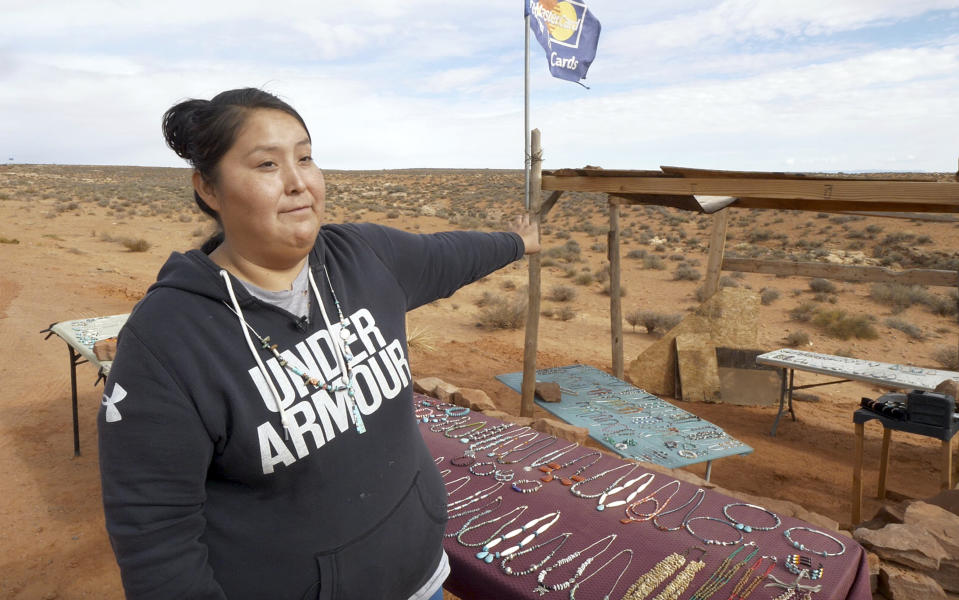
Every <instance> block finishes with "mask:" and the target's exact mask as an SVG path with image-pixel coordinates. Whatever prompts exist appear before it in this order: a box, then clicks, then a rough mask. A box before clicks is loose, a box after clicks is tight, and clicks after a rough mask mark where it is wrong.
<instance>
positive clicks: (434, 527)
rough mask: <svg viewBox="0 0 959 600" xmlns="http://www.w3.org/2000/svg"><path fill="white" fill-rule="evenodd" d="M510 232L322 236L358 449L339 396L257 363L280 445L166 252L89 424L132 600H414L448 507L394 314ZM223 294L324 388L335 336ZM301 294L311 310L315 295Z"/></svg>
mask: <svg viewBox="0 0 959 600" xmlns="http://www.w3.org/2000/svg"><path fill="white" fill-rule="evenodd" d="M523 252H524V247H523V242H522V239H521V238H520V237H519V236H518V235H516V234H512V233H492V234H486V233H477V232H449V233H438V234H431V235H414V234H409V233H404V232H401V231H397V230H395V229H389V228H386V227H380V226H376V225H370V224H351V225H327V226H324V227H323V228H322V230H321V232H320V235H319V236H318V238H317V242H316V245H315V246H314V248H313V250H312V251H311V252H310V257H309V264H310V268H311V269H312V272H313V275H314V278H315V281H316V286H317V289H318V290H319V292H320V294H321V296H322V302H323V303H324V306H325V308H326V311H327V313H328V314H329V315H330V317H329V318H330V319H331V320H332V321H333V322H334V323H336V321H338V316H337V311H336V306H335V304H334V300H333V297H332V295H331V294H330V289H329V288H330V286H329V285H328V284H327V282H326V274H325V273H324V269H323V265H324V264H325V265H326V268H327V269H328V271H329V276H330V278H331V280H332V286H333V288H334V291H335V294H336V297H337V298H338V300H339V302H340V304H341V306H342V311H343V314H344V316H345V317H346V318H347V319H349V321H350V330H351V331H352V332H353V335H352V337H351V338H350V339H349V340H348V342H347V343H348V345H349V349H350V351H351V353H352V354H353V355H354V358H353V361H352V362H351V364H352V368H353V373H354V376H355V382H356V392H357V400H358V402H357V404H358V406H359V408H360V411H361V412H362V414H363V421H364V423H365V426H366V433H363V434H359V433H357V431H356V429H355V427H354V424H353V420H352V418H351V416H350V414H349V410H348V409H347V403H346V397H345V393H344V392H336V393H332V394H331V393H329V392H326V391H322V390H320V391H317V390H316V389H315V388H309V389H308V388H307V387H306V386H304V384H303V382H302V380H301V379H300V378H299V377H297V376H296V375H293V374H292V373H290V372H289V371H288V370H287V369H284V368H283V367H282V366H280V364H279V363H278V361H277V360H276V358H271V354H270V353H269V352H268V351H267V350H266V349H263V348H261V347H260V344H259V343H258V342H257V340H256V338H255V337H254V338H253V342H254V344H255V345H256V348H255V349H256V351H257V352H259V353H260V357H261V359H262V361H263V362H264V365H265V368H266V370H267V372H268V373H269V377H270V378H271V379H272V381H273V384H274V387H275V389H276V390H277V392H278V393H279V396H280V397H281V398H282V400H281V405H282V406H283V408H284V409H285V412H286V414H287V417H288V418H289V419H291V420H292V423H293V424H292V426H291V427H290V431H289V436H288V439H284V429H283V427H282V425H281V424H280V414H279V412H278V411H277V407H276V402H275V400H274V398H273V395H272V393H271V392H270V391H269V387H268V386H266V385H264V383H265V381H264V376H263V374H262V371H261V370H260V368H259V367H258V366H257V363H256V361H255V359H254V357H253V356H252V355H251V350H250V348H249V347H248V345H247V342H246V341H245V339H244V337H243V332H242V327H241V324H240V320H239V318H238V316H237V315H235V314H234V313H233V311H232V310H231V309H230V308H228V306H227V305H230V304H231V302H230V300H229V294H228V289H227V285H226V282H225V281H224V279H223V278H222V277H221V275H220V274H219V267H217V266H216V265H215V264H214V263H213V262H212V261H211V260H210V259H209V257H208V256H206V255H205V254H203V253H201V252H199V251H196V250H192V251H190V252H187V253H186V254H180V253H173V254H172V255H171V256H170V258H169V259H168V260H167V262H166V264H165V265H164V266H163V268H162V269H161V270H160V273H159V275H158V276H157V282H156V283H155V284H153V285H152V286H151V287H150V289H149V291H148V292H147V295H146V296H145V297H144V299H143V300H141V301H140V302H139V303H138V304H137V306H136V307H135V308H134V310H133V312H132V314H131V315H130V319H129V320H128V321H127V323H126V326H125V327H124V328H123V330H122V331H121V333H120V336H119V346H118V349H117V356H116V360H115V361H114V363H113V368H112V370H111V372H110V377H109V380H108V381H107V385H106V389H105V392H106V393H105V394H104V398H103V401H102V406H101V409H100V414H99V417H98V425H99V438H100V471H101V476H102V480H103V502H104V509H105V513H106V524H107V530H108V532H109V534H110V541H111V543H112V545H113V549H114V552H115V554H116V557H117V562H118V563H119V565H120V571H121V574H122V577H123V585H124V588H125V590H126V593H127V597H128V598H138V599H139V598H151V599H154V598H155V599H163V600H168V599H173V598H176V599H188V598H189V599H193V598H204V599H206V598H225V597H226V598H230V599H231V600H237V599H242V598H256V599H263V598H270V599H291V600H294V599H295V600H298V599H300V598H311V599H312V598H322V599H337V600H350V599H356V600H373V599H377V598H390V599H392V598H396V599H406V598H408V597H409V596H410V595H411V594H413V593H414V592H415V591H416V590H417V589H419V587H420V586H422V585H424V584H425V583H426V581H427V580H428V579H429V577H430V576H431V575H432V574H433V572H434V570H435V569H436V568H437V566H438V564H439V561H440V559H441V557H442V552H443V549H442V535H443V531H444V525H445V521H446V493H445V488H444V485H443V482H442V480H441V478H440V475H439V473H438V471H437V468H436V465H435V464H434V462H433V458H432V457H431V456H430V454H429V452H428V450H427V448H426V445H425V444H424V442H423V439H422V437H421V435H420V433H419V431H418V429H417V426H416V422H415V419H414V416H413V410H412V386H411V374H410V369H409V364H408V362H407V350H406V331H405V328H406V327H405V313H406V311H408V310H411V309H413V308H416V307H417V306H421V305H423V304H426V303H429V302H432V301H433V300H435V299H438V298H442V297H447V296H449V295H451V294H452V293H453V292H455V291H456V290H457V289H459V288H460V287H462V286H463V285H466V284H468V283H470V282H472V281H475V280H476V279H478V278H480V277H483V276H485V275H487V274H488V273H490V272H492V271H494V270H496V269H498V268H500V267H503V266H505V265H506V264H509V263H510V262H512V261H514V260H517V259H518V258H520V257H521V256H522V255H523ZM232 288H233V290H234V292H235V294H236V299H237V301H238V303H239V305H240V307H241V310H242V313H243V315H244V317H245V318H246V321H247V323H249V325H250V326H251V327H252V328H253V329H255V330H256V332H257V333H258V334H259V335H260V336H264V337H265V336H269V337H270V341H271V343H273V344H276V345H277V349H278V351H279V352H280V353H281V354H282V355H283V357H284V358H285V359H286V360H287V361H288V362H289V363H290V364H291V365H294V366H297V365H298V366H301V367H306V368H307V369H308V370H310V371H312V372H313V373H317V374H322V376H323V378H324V379H325V380H326V381H328V382H329V383H331V384H333V383H335V382H336V381H338V380H339V370H338V368H337V367H336V364H337V363H336V361H335V358H334V355H333V353H332V352H333V350H332V346H331V336H333V335H336V334H338V332H339V327H338V326H337V325H334V326H333V328H332V329H333V331H329V330H328V329H327V327H326V324H325V323H324V319H323V317H322V315H321V313H320V311H319V309H318V307H317V302H316V299H315V298H313V299H312V301H311V314H310V325H308V326H306V327H304V326H303V324H302V323H301V322H299V321H298V319H297V318H296V317H295V316H294V315H291V314H289V313H288V312H286V311H284V310H282V309H280V308H277V307H275V306H272V305H269V304H267V303H264V302H261V301H260V300H258V299H256V298H255V297H253V296H252V295H250V294H249V293H248V292H247V291H246V289H245V288H244V286H243V285H242V284H240V282H239V281H237V280H235V279H232ZM311 294H312V293H311Z"/></svg>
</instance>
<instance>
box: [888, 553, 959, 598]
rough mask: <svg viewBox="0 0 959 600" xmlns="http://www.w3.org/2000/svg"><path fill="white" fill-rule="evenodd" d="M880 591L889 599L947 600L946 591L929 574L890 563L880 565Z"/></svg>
mask: <svg viewBox="0 0 959 600" xmlns="http://www.w3.org/2000/svg"><path fill="white" fill-rule="evenodd" d="M879 593H880V594H882V595H883V596H885V597H886V598H888V599H889V600H919V599H920V598H921V599H922V600H940V599H941V600H945V598H946V592H944V591H943V589H942V588H941V587H940V586H939V584H938V583H936V582H935V581H934V580H933V579H932V578H931V577H929V576H928V575H923V574H922V573H918V572H916V571H910V570H909V569H903V568H901V567H897V566H895V565H891V564H889V563H886V562H884V563H881V564H880V566H879Z"/></svg>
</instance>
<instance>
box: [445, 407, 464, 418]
mask: <svg viewBox="0 0 959 600" xmlns="http://www.w3.org/2000/svg"><path fill="white" fill-rule="evenodd" d="M443 410H444V411H445V412H446V414H447V415H448V416H450V417H461V416H463V415H468V414H469V412H470V409H469V408H467V407H465V406H451V407H449V408H446V409H443Z"/></svg>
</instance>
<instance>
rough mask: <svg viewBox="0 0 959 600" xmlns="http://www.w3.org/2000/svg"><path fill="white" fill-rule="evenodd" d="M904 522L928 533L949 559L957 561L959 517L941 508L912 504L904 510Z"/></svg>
mask: <svg viewBox="0 0 959 600" xmlns="http://www.w3.org/2000/svg"><path fill="white" fill-rule="evenodd" d="M904 522H905V524H906V525H911V526H913V527H918V528H921V529H923V530H924V531H928V532H929V533H930V534H932V536H933V537H934V538H936V540H937V541H938V542H939V544H940V545H941V546H942V548H943V550H945V551H946V552H948V553H949V556H950V557H951V558H956V559H959V516H956V515H954V514H952V513H951V512H949V511H948V510H946V509H944V508H942V507H941V506H936V505H934V504H927V503H925V502H913V503H912V504H910V505H909V506H908V507H907V508H906V515H905V519H904Z"/></svg>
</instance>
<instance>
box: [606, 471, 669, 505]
mask: <svg viewBox="0 0 959 600" xmlns="http://www.w3.org/2000/svg"><path fill="white" fill-rule="evenodd" d="M647 477H648V478H649V479H647V480H646V481H644V482H643V483H641V484H640V485H639V487H637V488H636V489H635V490H633V492H632V493H630V494H629V495H628V496H626V499H625V500H616V501H614V502H610V503H609V504H607V503H606V499H607V498H609V497H610V496H615V495H616V494H618V493H620V492H622V491H623V490H625V489H628V488H629V487H630V486H632V485H633V484H634V483H636V482H638V481H639V480H640V479H645V478H647ZM655 477H656V476H655V475H654V474H652V473H643V474H642V475H640V476H639V477H636V478H635V479H630V480H629V481H627V482H626V483H624V484H623V485H618V486H616V487H614V488H612V489H610V490H609V491H607V492H603V493H602V494H600V496H599V500H598V501H597V502H596V510H599V511H602V510H606V509H607V508H615V507H617V506H622V505H624V504H627V503H629V502H632V501H633V498H635V497H636V496H637V495H638V494H639V493H640V492H642V491H643V490H645V489H646V487H647V486H649V484H650V483H652V482H653V479H654V478H655Z"/></svg>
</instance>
